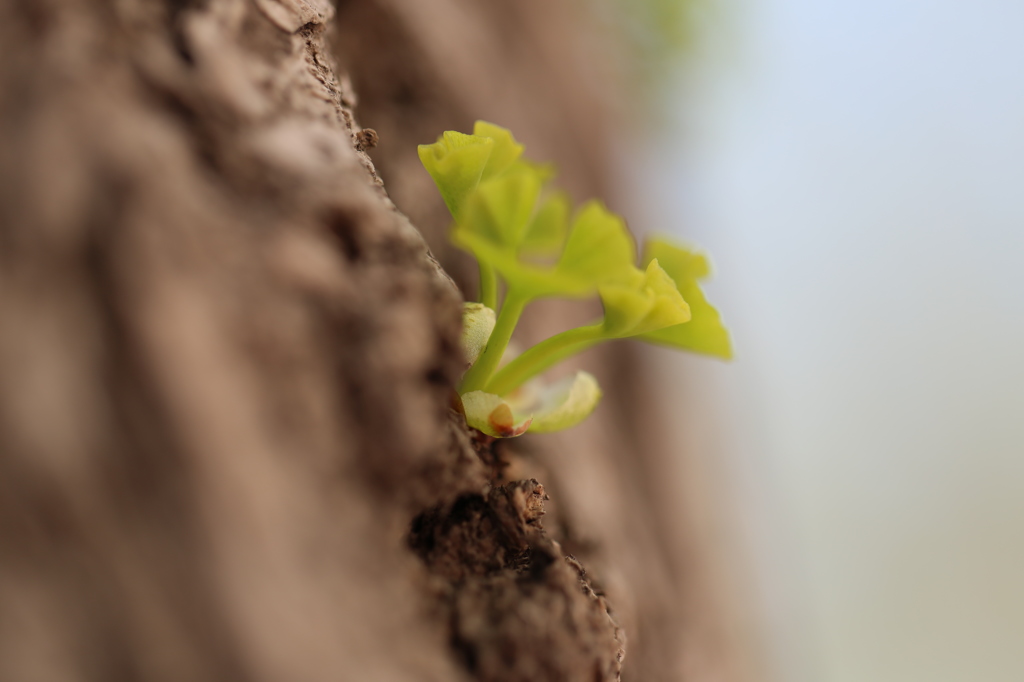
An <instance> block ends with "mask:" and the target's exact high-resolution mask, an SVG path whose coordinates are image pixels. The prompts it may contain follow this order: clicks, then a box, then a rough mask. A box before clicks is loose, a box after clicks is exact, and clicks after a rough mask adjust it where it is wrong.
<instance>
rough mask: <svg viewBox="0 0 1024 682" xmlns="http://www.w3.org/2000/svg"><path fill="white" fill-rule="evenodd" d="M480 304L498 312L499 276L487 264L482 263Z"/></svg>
mask: <svg viewBox="0 0 1024 682" xmlns="http://www.w3.org/2000/svg"><path fill="white" fill-rule="evenodd" d="M480 302H481V303H483V304H484V305H485V306H487V307H488V308H490V309H491V310H494V311H497V310H498V275H497V273H495V272H494V268H492V267H491V266H490V265H487V264H486V263H480Z"/></svg>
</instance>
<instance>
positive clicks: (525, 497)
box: [0, 0, 685, 682]
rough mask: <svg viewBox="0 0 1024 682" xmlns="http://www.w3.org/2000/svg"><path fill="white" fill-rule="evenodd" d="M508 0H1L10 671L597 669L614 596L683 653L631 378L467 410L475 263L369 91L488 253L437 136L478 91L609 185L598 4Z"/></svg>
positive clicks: (5, 568) (578, 174)
mask: <svg viewBox="0 0 1024 682" xmlns="http://www.w3.org/2000/svg"><path fill="white" fill-rule="evenodd" d="M483 5H487V4H486V3H483V4H482V6H481V8H478V9H475V10H470V9H465V8H461V5H458V4H457V3H454V2H444V1H441V0H437V1H432V2H426V1H425V0H391V1H387V0H380V1H379V2H349V3H345V4H343V5H342V6H341V7H340V9H339V10H338V17H337V28H336V29H329V28H328V26H329V25H330V23H331V22H332V17H333V15H334V13H335V12H334V9H333V7H332V6H331V5H330V4H329V2H328V1H327V0H205V1H202V0H196V1H191V2H189V1H185V0H177V1H165V2H158V1H153V0H150V1H149V2H146V1H143V0H91V1H90V0H63V1H59V0H0V138H2V140H3V144H2V146H0V680H5V681H6V680H12V681H18V682H20V681H22V680H25V681H27V680H33V681H35V680H40V681H44V680H45V681H49V680H69V681H71V680H76V681H77V680H97V681H99V680H102V681H104V682H108V681H113V680H122V679H123V680H127V679H138V680H168V681H172V680H173V681H180V680H189V681H190V682H191V681H196V682H200V681H202V680H211V681H212V680H217V681H220V682H223V681H224V680H231V679H239V680H302V681H313V680H339V679H342V680H347V679H352V680H445V681H450V680H463V679H465V680H470V679H475V680H494V681H498V680H501V681H506V680H507V681H513V680H522V681H524V682H525V681H527V680H529V681H531V682H542V681H545V680H551V681H552V682H553V681H556V680H558V681H575V680H580V681H581V682H582V681H586V682H593V681H594V680H614V679H618V677H619V672H620V666H621V662H622V659H623V655H624V642H625V636H624V633H623V628H622V627H621V625H622V624H625V625H627V629H629V630H630V631H631V636H633V631H634V630H635V631H636V632H637V633H638V636H637V637H635V642H636V646H635V647H634V648H635V651H634V652H631V657H632V658H631V664H630V665H627V668H626V673H625V677H626V678H629V679H646V680H659V679H677V678H676V672H678V670H680V669H681V668H680V665H679V663H678V660H677V656H678V652H677V645H676V638H677V637H678V636H680V633H682V632H683V631H684V628H683V622H684V620H683V619H682V618H681V617H680V615H679V613H678V609H677V606H678V604H680V603H682V601H683V598H684V596H685V595H684V590H683V589H682V587H681V586H680V584H679V583H678V580H677V578H676V577H675V573H674V571H675V570H676V568H678V566H676V564H674V563H673V561H674V560H673V558H672V557H673V550H671V549H669V548H666V547H665V543H666V540H665V539H664V534H663V533H662V529H661V528H660V525H659V524H661V523H662V521H660V520H659V516H658V514H659V512H658V508H657V500H653V501H652V500H651V499H649V498H650V486H651V481H652V480H655V479H656V478H657V474H656V473H655V472H654V469H653V468H652V467H653V465H652V464H651V461H653V460H650V458H648V459H647V460H645V457H644V454H643V451H644V448H640V447H639V444H640V441H639V440H638V436H637V433H636V432H635V427H634V428H631V427H630V424H633V423H635V421H634V420H633V418H632V417H633V416H635V413H634V412H632V411H631V408H629V406H628V405H627V404H625V401H621V400H620V402H619V408H618V411H616V410H615V409H614V407H615V405H614V403H615V401H614V400H612V401H609V405H608V406H606V407H604V408H602V409H604V410H606V412H605V413H604V414H605V416H606V418H605V419H602V420H600V421H598V422H597V423H595V424H591V425H590V426H588V427H586V428H580V429H578V430H575V431H572V432H569V433H567V434H564V435H562V436H558V437H555V436H551V437H545V438H544V439H540V438H538V439H535V440H533V441H532V442H531V441H526V442H523V443H501V444H500V445H499V446H495V445H494V444H491V443H486V442H484V441H482V440H479V439H474V438H473V437H472V436H471V434H470V432H469V431H468V430H467V428H466V427H465V424H464V422H463V421H462V420H461V419H460V418H459V417H458V415H457V414H456V413H455V412H454V411H452V410H451V409H450V405H451V397H452V391H453V386H454V385H455V382H456V381H457V379H458V375H459V373H460V371H461V369H462V360H461V358H460V357H459V350H458V344H457V341H458V333H459V303H460V294H459V293H458V290H457V288H456V287H455V285H454V284H453V283H452V281H451V280H450V279H449V278H448V275H447V274H446V271H445V270H443V269H442V268H441V267H440V266H439V265H438V263H437V261H435V260H434V258H433V257H432V256H431V255H430V252H429V251H428V250H427V247H426V242H425V241H424V239H423V237H421V233H420V232H419V231H417V229H416V228H414V227H413V226H412V224H411V223H410V222H409V220H408V219H407V218H406V217H405V216H404V215H403V214H402V213H400V212H399V211H398V210H397V209H396V208H395V205H394V204H393V203H392V201H391V199H389V197H388V194H387V193H386V192H385V190H384V183H382V182H381V180H380V178H379V177H378V175H377V172H376V170H375V166H374V162H373V161H371V158H370V156H369V155H368V153H367V152H368V151H371V150H370V146H371V144H372V143H373V142H374V140H375V136H374V135H371V134H369V133H364V132H363V131H362V130H361V129H360V127H359V126H358V125H357V123H356V122H355V118H354V113H353V112H354V106H355V101H356V94H357V93H358V94H359V95H360V96H361V97H362V98H363V102H364V104H363V106H364V107H365V118H366V119H367V120H371V121H372V123H373V125H374V126H375V127H376V128H377V129H378V131H379V133H380V140H381V144H380V146H379V147H378V148H377V149H376V150H372V152H371V153H372V154H373V155H374V157H375V158H378V159H379V161H380V163H381V165H382V168H383V170H382V173H383V174H384V176H385V178H386V179H387V181H388V182H387V186H388V189H389V190H390V191H392V193H393V195H394V197H395V200H396V202H398V203H399V205H401V206H402V207H403V208H405V209H406V210H407V211H408V213H409V214H410V215H411V216H412V217H413V218H414V221H415V223H416V224H417V226H418V227H420V228H421V230H422V232H423V234H425V235H426V236H427V238H428V240H429V241H430V243H431V246H432V247H434V249H435V250H436V252H437V253H438V256H439V257H440V258H441V260H442V261H443V263H444V265H445V268H446V270H448V271H451V272H452V273H453V275H454V276H455V278H456V279H457V280H458V281H459V282H460V283H461V284H463V285H465V286H472V284H471V277H470V276H468V275H467V274H466V272H467V270H466V264H467V261H466V260H464V259H463V258H462V257H460V256H458V255H457V254H455V253H454V252H453V251H451V250H450V249H449V248H448V247H447V246H446V242H445V240H444V238H443V228H444V227H445V222H444V219H443V218H442V206H441V204H440V201H439V199H438V198H437V197H436V196H435V195H434V194H433V193H432V190H431V188H430V187H429V178H428V177H427V176H426V174H425V173H423V172H422V171H420V170H419V169H418V168H417V167H416V165H415V164H416V161H415V144H416V143H417V142H428V141H431V140H432V139H433V138H434V137H435V136H436V135H437V134H438V133H439V132H440V131H441V130H443V129H445V128H453V127H456V128H460V129H465V128H467V127H468V125H469V124H470V123H471V121H472V118H474V117H476V116H480V117H486V118H490V119H493V120H495V122H497V123H501V124H506V125H510V126H511V127H513V129H514V130H515V132H516V133H517V135H519V136H520V137H521V138H523V139H524V140H525V141H526V142H527V143H528V145H530V147H531V148H532V150H533V153H534V154H535V155H537V156H540V157H541V158H543V157H546V156H550V157H552V158H554V159H555V160H556V161H558V162H559V165H560V166H561V168H562V169H563V171H564V172H565V178H566V181H567V183H568V184H569V186H570V187H571V188H573V189H574V190H575V191H576V193H577V195H579V198H583V197H585V196H590V195H594V194H601V192H602V191H603V190H605V189H607V188H606V187H605V184H606V183H605V182H604V177H605V171H604V170H603V169H605V168H606V167H607V158H606V151H605V147H604V145H602V144H598V143H595V142H594V140H598V139H604V137H605V136H606V134H607V133H608V132H609V131H610V130H611V125H612V124H611V118H610V114H609V108H608V103H607V102H606V101H604V100H603V99H602V98H601V97H600V96H599V95H598V93H599V91H600V83H599V82H598V81H591V82H590V83H589V84H587V83H584V82H581V81H579V78H580V75H579V72H578V70H574V68H573V66H572V65H573V64H576V65H579V64H580V63H581V62H579V61H575V62H570V63H565V62H564V60H563V58H564V57H566V55H569V56H576V57H578V56H579V55H581V54H586V49H587V48H586V46H585V45H583V44H582V43H579V41H577V42H576V43H572V45H570V46H566V45H563V44H562V43H560V42H559V41H565V40H569V41H570V42H571V41H572V40H575V38H573V37H572V36H573V35H574V34H573V33H572V32H571V31H569V32H566V29H567V27H570V26H572V25H573V22H574V21H576V18H575V16H574V15H573V14H572V13H571V12H570V11H569V10H568V9H567V5H563V4H562V3H552V4H551V5H550V6H548V5H546V4H544V3H539V2H536V1H534V2H530V3H522V4H519V3H515V2H502V3H494V4H493V5H487V6H486V8H485V7H483ZM331 30H334V31H335V32H334V33H330V31H331ZM502 31H513V32H514V35H516V36H518V37H519V38H520V39H521V40H517V41H511V40H509V41H507V42H504V43H502V42H500V41H499V42H497V43H494V44H489V43H488V38H489V37H495V36H501V35H504V34H503V33H502ZM567 35H568V36H569V38H565V36H567ZM453 36H455V37H457V38H459V39H460V40H464V41H465V43H464V44H459V40H456V39H454V38H453ZM559 36H561V37H559ZM328 38H330V40H328ZM328 43H331V44H333V47H335V48H336V52H331V51H329V50H328V47H327V45H328ZM524 43H525V44H524ZM473 50H476V52H473ZM510 51H511V52H512V53H513V54H510ZM513 57H515V58H513ZM336 59H339V60H340V61H341V62H342V63H343V64H344V68H345V72H344V73H343V72H341V71H339V70H338V69H337V68H336V66H335V60H336ZM595 73H600V72H599V71H595V70H594V69H593V68H590V70H589V71H586V72H585V73H584V76H585V77H592V76H594V74H595ZM349 74H351V78H352V79H353V80H354V81H355V83H356V87H355V89H354V90H355V91H354V90H353V87H352V85H351V84H350V80H349V78H350V76H349ZM545 105H546V106H545ZM362 111H363V110H361V114H360V115H361V116H363V113H362ZM548 151H550V154H548V153H547V152H548ZM562 315H563V312H562V311H561V309H559V308H556V307H549V308H547V309H546V310H542V311H541V313H540V314H537V315H535V316H534V317H533V319H532V320H529V321H528V324H529V325H530V328H532V330H533V333H534V334H539V333H541V332H542V331H543V330H545V329H546V328H549V327H550V326H551V319H552V318H553V317H560V316H562ZM527 331H529V329H528V330H527ZM611 357H612V356H608V355H605V356H604V363H603V364H604V366H605V367H606V369H605V370H603V374H604V376H603V377H602V380H603V381H604V382H606V383H607V384H609V385H611V386H618V387H620V389H621V391H620V394H621V395H636V393H635V391H636V386H637V384H636V378H635V377H634V376H633V375H632V371H631V369H630V368H631V367H633V365H631V364H630V363H631V362H632V361H631V360H630V359H629V357H630V356H629V355H628V353H627V354H625V355H620V356H618V359H617V360H612V359H610V358H611ZM591 360H592V361H593V360H594V358H592V359H591ZM597 361H600V358H597ZM599 374H600V373H599ZM630 386H632V387H633V389H632V390H633V391H634V393H630V388H629V387H630ZM645 462H646V463H645ZM549 497H553V498H554V499H553V500H551V501H550V511H551V513H550V514H549V515H548V517H546V518H547V519H550V520H549V521H548V524H547V525H548V528H547V530H546V529H545V528H544V527H543V525H542V523H541V516H542V515H543V514H544V512H545V508H544V505H545V501H547V500H548V499H549ZM563 545H564V546H563ZM570 552H571V553H572V554H575V555H576V556H577V557H578V558H575V557H573V556H572V555H571V554H570ZM581 561H582V562H583V563H584V564H586V565H587V566H588V568H591V572H590V573H587V572H586V571H584V569H583V564H581ZM594 576H596V578H593V579H594V580H595V581H596V582H594V581H592V577H594ZM609 601H611V602H612V604H614V605H615V607H616V610H615V612H614V615H613V612H612V610H611V608H610V607H609ZM631 644H632V643H631ZM634 661H635V662H634ZM630 666H633V667H632V668H631V667H630ZM630 670H632V674H630Z"/></svg>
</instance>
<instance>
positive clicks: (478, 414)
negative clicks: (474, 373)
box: [462, 391, 533, 438]
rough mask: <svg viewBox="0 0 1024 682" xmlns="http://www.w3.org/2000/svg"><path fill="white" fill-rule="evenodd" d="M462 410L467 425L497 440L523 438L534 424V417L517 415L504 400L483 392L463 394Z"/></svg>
mask: <svg viewBox="0 0 1024 682" xmlns="http://www.w3.org/2000/svg"><path fill="white" fill-rule="evenodd" d="M462 409H463V411H464V412H465V413H466V424H468V425H469V426H471V427H473V428H474V429H476V430H477V431H481V432H483V433H486V434H487V435H488V436H494V437H495V438H513V437H515V436H521V435H522V434H524V433H526V430H527V429H528V428H530V424H531V423H532V422H533V415H522V414H515V413H514V412H513V411H512V407H511V406H510V405H509V404H508V403H507V402H505V401H504V400H503V399H501V398H499V397H498V396H496V395H494V394H493V393H484V392H483V391H470V392H469V393H464V394H462Z"/></svg>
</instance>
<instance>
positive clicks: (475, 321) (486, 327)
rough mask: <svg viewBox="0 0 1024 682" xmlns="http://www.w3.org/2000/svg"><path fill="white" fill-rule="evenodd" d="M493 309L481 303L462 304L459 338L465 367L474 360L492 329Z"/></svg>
mask: <svg viewBox="0 0 1024 682" xmlns="http://www.w3.org/2000/svg"><path fill="white" fill-rule="evenodd" d="M494 319H495V317H494V311H493V310H491V309H490V308H488V307H487V306H485V305H484V304H483V303H463V304H462V336H461V338H460V339H459V341H460V345H461V346H462V354H463V356H465V358H466V363H467V365H466V366H467V367H468V366H469V365H472V364H473V363H474V362H476V359H477V358H478V357H480V353H481V352H482V351H483V349H484V347H485V346H486V345H487V339H489V338H491V332H492V331H494Z"/></svg>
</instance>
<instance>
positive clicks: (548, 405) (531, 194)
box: [419, 121, 732, 437]
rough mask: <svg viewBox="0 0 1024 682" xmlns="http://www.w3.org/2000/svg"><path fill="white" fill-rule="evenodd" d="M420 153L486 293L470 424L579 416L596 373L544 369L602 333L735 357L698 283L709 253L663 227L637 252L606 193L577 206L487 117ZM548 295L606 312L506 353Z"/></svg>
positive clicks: (511, 426)
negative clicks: (529, 312)
mask: <svg viewBox="0 0 1024 682" xmlns="http://www.w3.org/2000/svg"><path fill="white" fill-rule="evenodd" d="M419 156H420V160H421V161H422V162H423V165H424V167H425V168H426V169H427V171H428V172H429V173H430V175H431V177H432V178H433V179H434V182H435V183H436V184H437V187H438V189H439V190H440V192H441V196H442V198H443V199H444V202H445V204H446V205H447V206H448V210H449V211H450V212H451V215H452V217H453V218H454V226H453V228H452V231H451V239H452V241H453V242H454V243H455V244H456V245H457V246H459V247H460V248H462V249H464V250H466V251H468V252H470V253H471V254H473V256H474V257H475V258H476V260H477V263H478V264H479V267H480V301H479V302H478V303H467V304H466V308H465V312H464V329H463V347H464V350H465V352H466V355H467V358H468V360H469V362H470V363H471V365H470V367H469V368H468V370H467V371H466V373H465V375H464V377H463V379H462V383H461V385H460V386H459V394H460V395H461V398H462V404H463V407H464V409H465V412H466V418H467V421H468V423H469V425H470V426H473V427H474V428H477V429H479V430H480V431H483V432H484V433H487V434H489V435H491V436H496V437H510V436H517V435H520V434H522V433H524V432H526V431H532V432H544V431H557V430H560V429H564V428H569V427H570V426H574V425H575V424H577V423H579V422H580V421H582V420H583V419H585V418H586V417H587V416H588V415H589V414H590V413H591V412H592V411H593V409H594V408H595V407H596V405H597V403H598V401H599V400H600V398H601V390H600V388H599V387H598V385H597V381H596V380H595V379H594V377H593V376H591V375H590V374H588V373H586V372H579V373H577V374H576V375H575V376H573V377H569V378H568V379H566V380H563V381H561V382H558V383H556V384H554V385H552V386H543V385H542V384H540V383H539V382H538V381H536V380H535V378H536V377H537V376H538V375H540V374H542V373H543V372H545V371H546V370H548V369H549V368H551V367H552V366H553V365H555V364H557V363H558V362H561V361H562V360H564V359H566V358H568V357H570V356H572V355H574V354H576V353H579V352H581V351H583V350H586V349H588V348H590V347H592V346H594V345H595V344H598V343H601V342H604V341H608V340H612V339H623V338H630V337H634V338H639V339H641V340H644V341H648V342H651V343H655V344H661V345H665V346H671V347H675V348H680V349H683V350H690V351H696V352H699V353H705V354H708V355H714V356H717V357H720V358H724V359H728V358H730V357H731V356H732V348H731V343H730V339H729V333H728V331H727V330H726V329H725V327H724V325H723V324H722V321H721V318H720V316H719V314H718V311H717V310H715V308H714V307H712V306H711V304H710V303H708V302H707V299H706V298H705V297H704V293H703V291H702V290H701V288H700V285H699V283H698V282H699V280H701V279H703V278H705V277H707V275H708V274H709V271H710V268H709V264H708V261H707V259H706V257H705V256H704V255H702V254H700V253H698V252H696V251H693V250H691V249H688V248H685V247H682V246H679V245H676V244H673V243H672V242H671V241H669V240H666V239H662V238H655V239H651V240H649V241H647V242H646V244H645V245H644V249H643V254H642V258H640V259H639V260H638V257H637V248H636V243H635V241H634V240H633V237H632V235H631V234H630V233H629V230H628V229H627V227H626V223H625V221H624V220H623V219H622V218H621V217H619V216H617V215H615V214H614V213H611V212H610V211H609V210H608V209H607V208H606V207H605V206H604V205H603V204H602V203H601V202H599V201H596V200H592V201H588V202H586V203H584V204H583V205H582V206H579V207H576V208H575V209H574V208H573V206H572V204H571V202H570V200H569V198H568V196H567V195H566V194H565V193H564V192H561V191H558V190H555V189H553V188H552V185H551V183H552V180H553V178H554V171H553V169H552V167H551V166H549V165H543V164H537V163H533V162H531V161H528V160H526V159H524V158H523V146H522V145H521V144H519V143H518V142H516V140H515V138H514V137H513V136H512V134H511V133H510V132H509V131H508V130H506V129H504V128H501V127H499V126H496V125H493V124H491V123H486V122H484V121H477V123H476V125H475V126H474V129H473V134H472V135H467V134H464V133H459V132H455V131H448V132H445V133H444V134H443V135H441V137H440V138H439V139H438V140H437V142H435V143H434V144H429V145H421V146H420V147H419ZM502 294H503V295H502ZM499 297H500V298H501V301H500V304H499ZM548 297H565V298H575V299H584V298H591V297H599V298H600V300H601V304H602V306H603V309H604V315H603V317H602V318H601V319H600V320H597V321H595V322H594V323H593V324H589V325H585V326H583V327H577V328H574V329H568V330H566V331H563V332H561V333H559V334H556V335H554V336H552V337H551V338H549V339H546V340H545V341H542V342H540V343H538V344H536V345H535V346H533V347H531V348H529V349H527V350H526V351H524V352H523V353H521V354H519V355H518V356H516V357H508V355H510V354H509V353H508V352H507V351H508V346H509V341H510V340H511V338H512V334H513V331H514V329H515V326H516V324H517V322H518V321H519V318H520V316H521V315H522V313H523V310H524V309H525V307H526V306H527V305H528V304H530V303H531V302H533V301H536V300H538V299H541V298H548Z"/></svg>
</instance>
